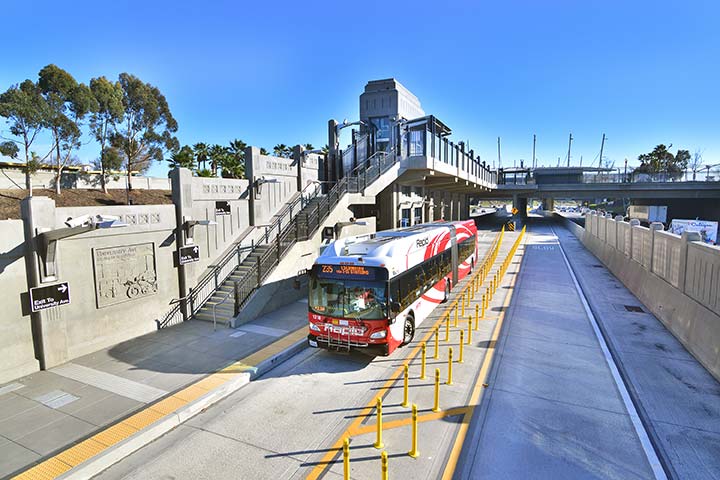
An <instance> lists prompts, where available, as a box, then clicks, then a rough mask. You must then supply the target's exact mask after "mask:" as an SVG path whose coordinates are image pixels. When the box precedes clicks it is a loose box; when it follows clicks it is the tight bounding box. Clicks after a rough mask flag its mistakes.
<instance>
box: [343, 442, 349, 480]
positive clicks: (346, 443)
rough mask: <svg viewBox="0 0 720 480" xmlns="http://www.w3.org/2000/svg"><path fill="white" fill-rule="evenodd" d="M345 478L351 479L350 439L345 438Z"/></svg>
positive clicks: (346, 479)
mask: <svg viewBox="0 0 720 480" xmlns="http://www.w3.org/2000/svg"><path fill="white" fill-rule="evenodd" d="M343 480H350V439H349V438H348V437H345V440H343Z"/></svg>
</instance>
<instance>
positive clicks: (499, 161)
mask: <svg viewBox="0 0 720 480" xmlns="http://www.w3.org/2000/svg"><path fill="white" fill-rule="evenodd" d="M498 168H502V158H501V157H500V137H498Z"/></svg>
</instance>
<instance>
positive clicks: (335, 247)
mask: <svg viewBox="0 0 720 480" xmlns="http://www.w3.org/2000/svg"><path fill="white" fill-rule="evenodd" d="M461 226H465V227H466V228H465V229H463V230H471V226H472V227H474V222H473V221H472V220H467V221H458V222H434V223H424V224H420V225H414V226H412V227H406V228H398V229H394V230H384V231H381V232H377V233H371V234H365V235H357V236H352V237H346V238H340V239H338V240H335V241H334V242H332V243H330V245H328V246H327V248H325V250H324V251H323V253H322V254H321V255H320V256H319V257H318V258H317V259H316V260H315V263H318V264H320V263H325V264H335V265H337V264H342V263H346V264H361V265H367V266H383V267H387V268H388V270H390V271H391V272H393V271H399V270H404V269H405V268H407V267H408V266H409V263H415V262H409V261H408V259H409V257H410V256H411V254H412V253H414V252H417V251H418V250H422V251H423V252H424V251H425V250H426V249H427V248H429V245H430V243H431V241H432V239H436V238H439V237H441V236H443V235H444V234H447V235H448V238H449V234H450V230H451V227H452V228H459V227H461ZM466 236H467V235H466Z"/></svg>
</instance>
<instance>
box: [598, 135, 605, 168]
mask: <svg viewBox="0 0 720 480" xmlns="http://www.w3.org/2000/svg"><path fill="white" fill-rule="evenodd" d="M604 149H605V134H604V133H603V138H602V143H601V144H600V159H599V160H598V167H602V154H603V150H604Z"/></svg>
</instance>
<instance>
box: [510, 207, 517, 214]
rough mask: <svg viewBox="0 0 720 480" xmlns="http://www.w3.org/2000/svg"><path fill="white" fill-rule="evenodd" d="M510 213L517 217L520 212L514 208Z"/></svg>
mask: <svg viewBox="0 0 720 480" xmlns="http://www.w3.org/2000/svg"><path fill="white" fill-rule="evenodd" d="M510 211H511V212H512V214H513V215H517V214H518V211H519V210H518V209H517V208H515V207H513V209H512V210H510Z"/></svg>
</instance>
